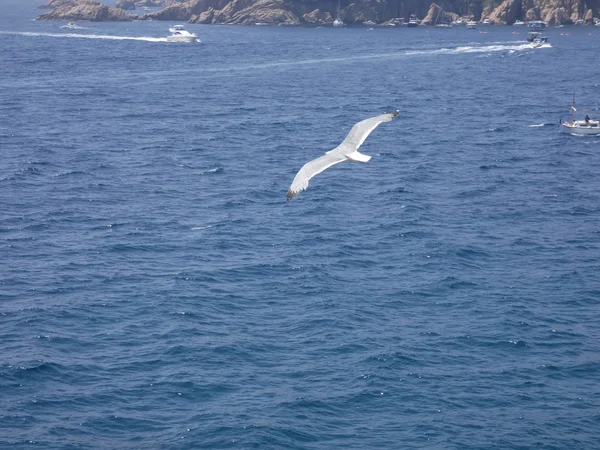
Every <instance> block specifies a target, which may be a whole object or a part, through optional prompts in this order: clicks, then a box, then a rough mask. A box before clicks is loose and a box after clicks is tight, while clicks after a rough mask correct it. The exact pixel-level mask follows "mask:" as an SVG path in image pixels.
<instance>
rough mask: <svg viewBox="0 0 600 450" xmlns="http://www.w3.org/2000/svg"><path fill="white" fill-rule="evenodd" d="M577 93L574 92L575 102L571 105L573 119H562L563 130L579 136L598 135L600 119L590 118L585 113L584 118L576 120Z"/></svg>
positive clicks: (561, 126)
mask: <svg viewBox="0 0 600 450" xmlns="http://www.w3.org/2000/svg"><path fill="white" fill-rule="evenodd" d="M575 111H577V108H575V93H574V92H573V104H572V105H571V120H570V121H569V122H563V121H562V119H561V121H560V129H561V131H563V132H565V133H569V134H574V135H577V136H598V135H600V120H597V119H590V118H589V117H588V115H587V114H586V115H585V118H584V119H583V120H575Z"/></svg>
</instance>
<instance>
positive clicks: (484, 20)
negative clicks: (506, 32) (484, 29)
mask: <svg viewBox="0 0 600 450" xmlns="http://www.w3.org/2000/svg"><path fill="white" fill-rule="evenodd" d="M481 25H485V26H488V25H492V21H491V20H490V19H483V20H482V21H481Z"/></svg>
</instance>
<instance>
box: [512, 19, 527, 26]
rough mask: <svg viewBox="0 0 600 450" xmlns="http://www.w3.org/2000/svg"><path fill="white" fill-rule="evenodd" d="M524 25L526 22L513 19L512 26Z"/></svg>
mask: <svg viewBox="0 0 600 450" xmlns="http://www.w3.org/2000/svg"><path fill="white" fill-rule="evenodd" d="M525 25H527V24H526V23H525V22H523V21H522V20H515V23H513V27H524V26H525Z"/></svg>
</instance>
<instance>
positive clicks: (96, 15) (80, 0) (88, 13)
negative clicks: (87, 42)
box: [37, 0, 137, 22]
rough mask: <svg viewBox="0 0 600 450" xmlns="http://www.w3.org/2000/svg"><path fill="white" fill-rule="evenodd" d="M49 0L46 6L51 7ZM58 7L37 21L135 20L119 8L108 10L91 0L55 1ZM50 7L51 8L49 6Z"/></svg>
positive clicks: (106, 7)
mask: <svg viewBox="0 0 600 450" xmlns="http://www.w3.org/2000/svg"><path fill="white" fill-rule="evenodd" d="M52 1H53V0H51V1H50V2H49V3H48V5H52ZM56 3H57V4H58V6H55V7H53V8H52V9H51V10H50V11H48V12H47V13H45V14H42V15H41V16H39V17H38V18H37V20H89V21H92V22H108V21H111V22H123V21H128V20H134V19H137V16H135V15H130V14H127V13H126V12H125V11H124V10H122V9H120V8H109V7H108V6H106V5H102V4H101V3H98V2H96V1H93V0H70V1H69V0H68V1H57V2H56ZM50 7H52V6H50Z"/></svg>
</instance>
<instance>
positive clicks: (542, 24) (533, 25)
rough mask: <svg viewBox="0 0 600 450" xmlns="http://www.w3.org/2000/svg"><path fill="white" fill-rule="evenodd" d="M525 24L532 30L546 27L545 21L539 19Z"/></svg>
mask: <svg viewBox="0 0 600 450" xmlns="http://www.w3.org/2000/svg"><path fill="white" fill-rule="evenodd" d="M527 26H528V27H529V28H532V29H534V30H541V29H542V28H546V22H543V21H541V20H532V21H531V22H527Z"/></svg>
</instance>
